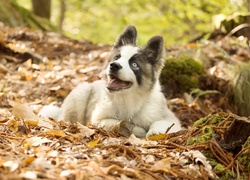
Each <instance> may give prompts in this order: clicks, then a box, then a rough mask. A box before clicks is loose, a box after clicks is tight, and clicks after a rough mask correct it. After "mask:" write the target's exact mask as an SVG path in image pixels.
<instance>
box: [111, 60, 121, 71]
mask: <svg viewBox="0 0 250 180" xmlns="http://www.w3.org/2000/svg"><path fill="white" fill-rule="evenodd" d="M121 68H122V66H121V65H120V64H119V63H117V62H112V63H111V64H110V70H112V71H118V70H119V69H121Z"/></svg>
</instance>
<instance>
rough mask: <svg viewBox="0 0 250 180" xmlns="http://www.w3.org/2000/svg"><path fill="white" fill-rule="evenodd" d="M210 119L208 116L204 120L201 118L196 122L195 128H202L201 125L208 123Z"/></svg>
mask: <svg viewBox="0 0 250 180" xmlns="http://www.w3.org/2000/svg"><path fill="white" fill-rule="evenodd" d="M208 119H209V118H208V116H206V117H204V118H200V119H198V120H197V121H195V122H194V126H200V125H202V124H204V123H205V122H207V120H208Z"/></svg>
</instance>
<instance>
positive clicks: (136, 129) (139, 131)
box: [132, 126, 147, 138]
mask: <svg viewBox="0 0 250 180" xmlns="http://www.w3.org/2000/svg"><path fill="white" fill-rule="evenodd" d="M132 133H133V134H134V135H135V136H136V137H139V138H143V137H145V136H146V133H147V131H146V130H145V129H144V128H142V127H139V126H135V127H134V128H133V130H132Z"/></svg>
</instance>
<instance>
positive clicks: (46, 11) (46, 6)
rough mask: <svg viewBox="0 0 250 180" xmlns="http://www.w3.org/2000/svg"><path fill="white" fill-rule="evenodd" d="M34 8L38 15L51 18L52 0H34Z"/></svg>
mask: <svg viewBox="0 0 250 180" xmlns="http://www.w3.org/2000/svg"><path fill="white" fill-rule="evenodd" d="M32 10H33V12H34V13H35V14H36V15H37V16H40V17H43V18H47V19H50V14H51V13H50V12H51V0H32Z"/></svg>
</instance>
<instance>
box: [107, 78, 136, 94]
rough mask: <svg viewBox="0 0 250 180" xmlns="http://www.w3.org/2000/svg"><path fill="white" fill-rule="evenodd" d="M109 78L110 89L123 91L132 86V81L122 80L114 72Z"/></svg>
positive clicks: (108, 85)
mask: <svg viewBox="0 0 250 180" xmlns="http://www.w3.org/2000/svg"><path fill="white" fill-rule="evenodd" d="M108 76H109V80H108V83H107V88H108V90H110V91H121V90H125V89H128V88H130V87H131V86H132V82H130V81H122V80H120V79H119V78H118V77H117V76H115V75H113V74H109V75H108Z"/></svg>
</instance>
